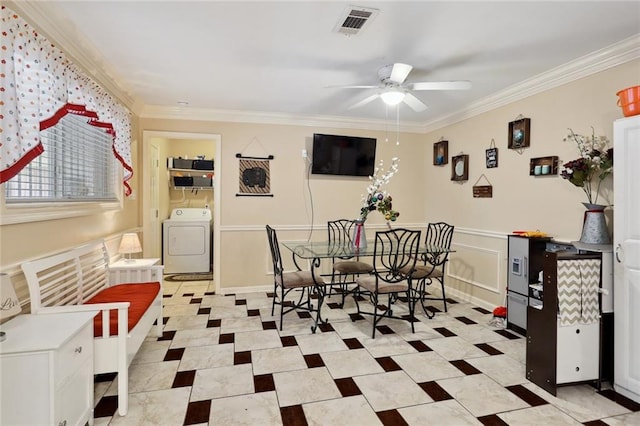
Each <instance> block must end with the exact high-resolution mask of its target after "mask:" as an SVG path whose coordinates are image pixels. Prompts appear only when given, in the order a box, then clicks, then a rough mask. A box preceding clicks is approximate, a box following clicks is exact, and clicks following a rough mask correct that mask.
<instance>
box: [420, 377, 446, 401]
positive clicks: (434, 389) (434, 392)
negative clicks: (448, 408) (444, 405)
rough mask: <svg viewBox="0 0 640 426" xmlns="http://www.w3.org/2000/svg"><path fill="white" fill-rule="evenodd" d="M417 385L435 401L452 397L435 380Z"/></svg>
mask: <svg viewBox="0 0 640 426" xmlns="http://www.w3.org/2000/svg"><path fill="white" fill-rule="evenodd" d="M418 386H420V387H421V388H422V390H423V391H425V392H426V393H427V395H429V396H430V397H431V399H433V400H434V401H436V402H437V401H445V400H447V399H453V397H452V396H451V395H449V393H447V391H446V390H444V389H442V387H441V386H440V385H439V384H438V383H436V382H424V383H418Z"/></svg>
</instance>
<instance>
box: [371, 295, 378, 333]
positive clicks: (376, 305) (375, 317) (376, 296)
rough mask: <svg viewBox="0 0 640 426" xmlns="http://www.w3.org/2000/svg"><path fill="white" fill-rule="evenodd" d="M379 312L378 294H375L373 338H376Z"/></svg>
mask: <svg viewBox="0 0 640 426" xmlns="http://www.w3.org/2000/svg"><path fill="white" fill-rule="evenodd" d="M377 314H378V295H377V294H375V295H374V297H373V332H372V333H371V338H372V339H375V338H376V323H377V322H378V321H377Z"/></svg>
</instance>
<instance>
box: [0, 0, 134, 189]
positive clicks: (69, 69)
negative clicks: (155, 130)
mask: <svg viewBox="0 0 640 426" xmlns="http://www.w3.org/2000/svg"><path fill="white" fill-rule="evenodd" d="M1 16H2V43H1V45H0V49H1V50H0V120H1V121H0V123H1V124H0V144H1V145H0V183H2V182H6V181H7V180H9V179H11V178H12V177H13V176H15V175H16V174H18V173H19V172H20V170H22V169H23V168H24V167H25V166H26V165H27V164H29V163H30V162H31V161H32V160H33V159H34V158H36V157H37V156H38V155H40V154H41V153H42V152H43V147H42V143H41V142H40V130H44V129H47V128H48V127H51V126H54V125H55V124H56V123H57V122H58V121H59V120H60V119H61V118H62V117H64V116H65V115H66V114H79V115H83V116H85V117H87V120H88V122H89V123H90V124H92V125H95V126H98V127H101V128H103V129H105V131H107V132H108V133H109V134H111V135H112V137H113V153H114V155H115V157H116V158H117V159H118V161H119V162H120V163H121V164H122V167H123V168H124V177H123V184H124V187H125V194H126V195H130V194H131V188H130V186H129V184H128V183H127V182H128V180H129V179H131V177H132V175H133V169H132V167H131V122H130V117H129V112H128V111H127V109H126V108H125V107H124V106H122V105H120V104H119V103H118V102H117V101H116V100H114V99H113V97H111V96H110V95H109V94H108V93H106V91H104V90H103V89H102V88H101V87H100V86H98V84H97V83H96V82H94V81H93V80H92V79H90V78H89V77H88V76H86V75H85V74H84V73H83V72H81V71H80V70H79V69H78V68H77V67H76V66H75V65H74V64H72V63H71V62H70V61H69V60H68V59H67V58H66V56H65V55H64V53H63V52H62V51H61V50H60V49H58V48H57V47H55V46H54V45H52V44H51V42H49V41H48V40H47V39H46V38H45V37H43V36H41V35H39V34H38V33H37V32H36V31H35V29H33V28H32V27H31V26H30V25H29V24H28V23H27V22H25V21H24V20H23V19H22V18H20V17H19V16H18V15H17V14H16V13H15V12H13V11H11V10H10V9H8V8H7V7H6V6H2V10H1Z"/></svg>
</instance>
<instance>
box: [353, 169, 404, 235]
mask: <svg viewBox="0 0 640 426" xmlns="http://www.w3.org/2000/svg"><path fill="white" fill-rule="evenodd" d="M398 161H399V160H398V157H394V158H392V159H391V166H389V169H388V170H387V171H384V163H383V161H382V160H380V163H379V165H378V166H377V167H376V169H375V171H374V173H373V175H372V176H369V180H370V181H371V183H370V184H369V186H368V187H367V194H366V195H363V196H362V207H361V208H360V221H361V222H363V223H364V222H365V221H366V220H367V216H368V215H369V212H372V211H374V210H378V211H379V212H380V213H382V214H383V215H384V218H385V219H386V220H390V221H392V222H394V221H395V220H396V219H397V218H398V216H400V213H398V212H397V211H395V210H393V206H392V204H391V202H392V199H391V195H389V194H388V193H387V192H386V191H383V190H382V189H381V188H382V186H383V185H385V184H387V183H389V181H390V180H391V178H392V177H393V175H394V174H396V173H397V172H398Z"/></svg>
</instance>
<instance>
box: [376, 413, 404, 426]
mask: <svg viewBox="0 0 640 426" xmlns="http://www.w3.org/2000/svg"><path fill="white" fill-rule="evenodd" d="M376 414H377V415H378V418H379V419H380V421H381V422H382V424H383V425H384V426H405V425H406V426H408V425H409V424H408V423H407V422H406V421H405V420H404V419H403V418H402V416H401V415H400V413H398V410H387V411H378V412H377V413H376Z"/></svg>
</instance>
